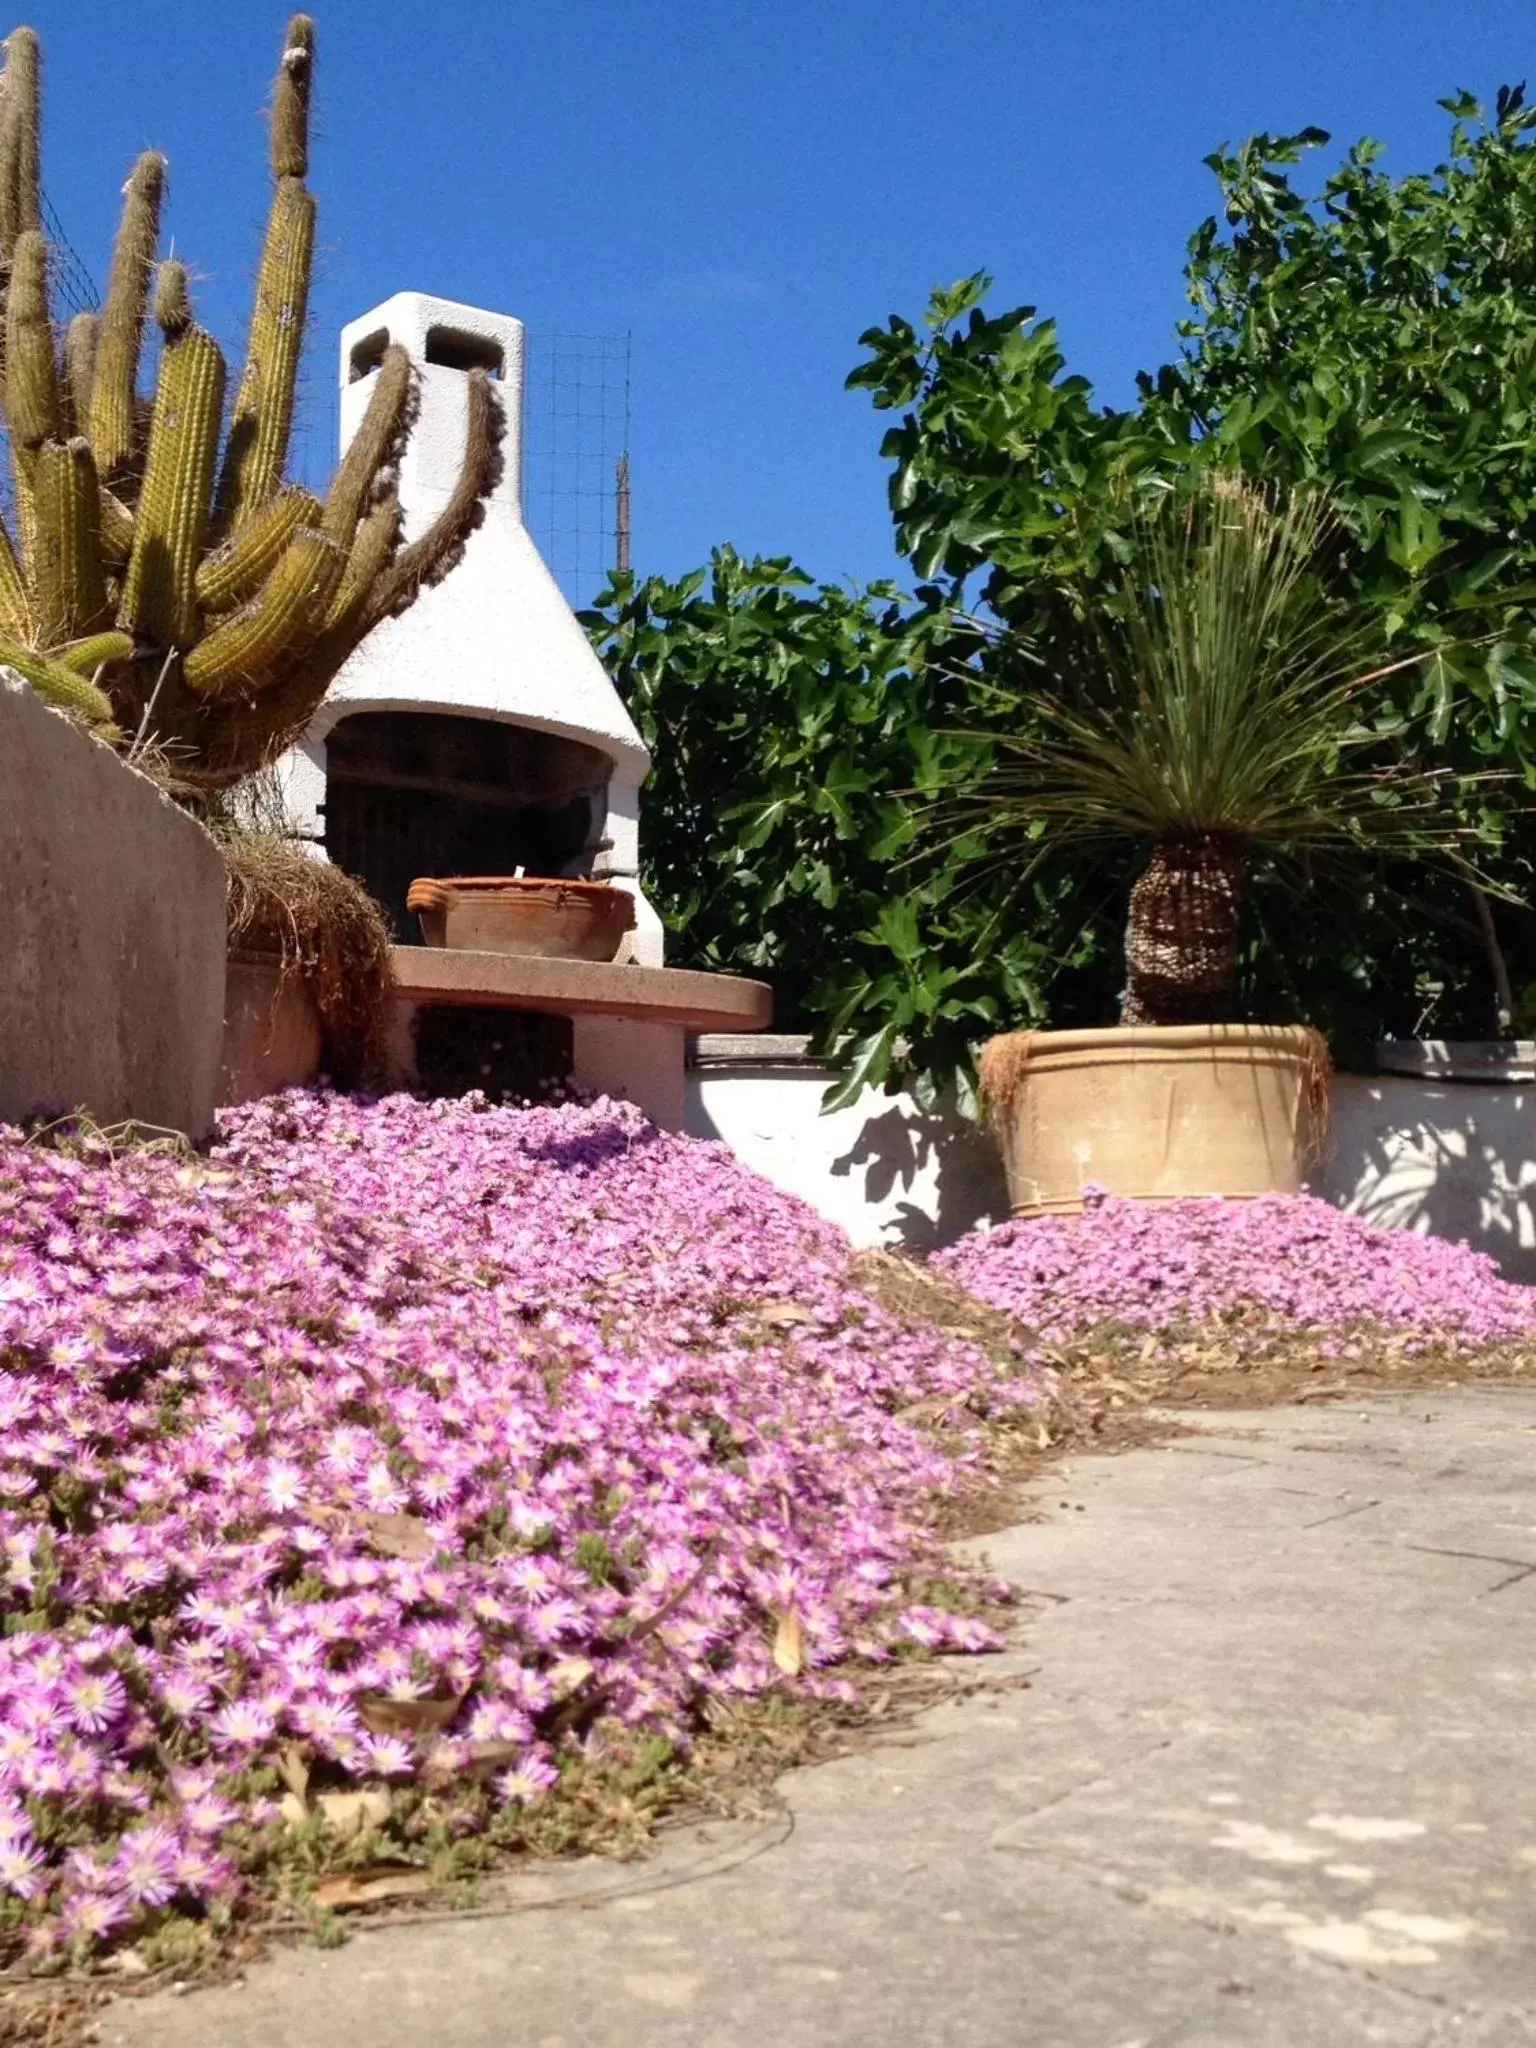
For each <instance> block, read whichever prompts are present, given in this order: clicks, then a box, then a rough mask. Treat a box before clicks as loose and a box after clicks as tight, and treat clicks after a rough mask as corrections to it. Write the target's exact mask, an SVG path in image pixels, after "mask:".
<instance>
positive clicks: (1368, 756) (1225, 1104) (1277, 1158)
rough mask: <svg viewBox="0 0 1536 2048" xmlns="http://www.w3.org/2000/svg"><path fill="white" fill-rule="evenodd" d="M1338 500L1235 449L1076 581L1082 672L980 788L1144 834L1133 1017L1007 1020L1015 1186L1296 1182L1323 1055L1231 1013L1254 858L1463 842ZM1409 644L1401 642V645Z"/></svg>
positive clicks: (1011, 833)
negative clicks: (1390, 698)
mask: <svg viewBox="0 0 1536 2048" xmlns="http://www.w3.org/2000/svg"><path fill="white" fill-rule="evenodd" d="M1331 543H1332V532H1331V526H1330V520H1329V516H1328V513H1327V511H1326V508H1325V507H1324V505H1323V504H1322V502H1321V501H1320V500H1317V499H1307V498H1283V497H1272V496H1270V495H1267V494H1266V493H1264V492H1262V491H1260V490H1258V489H1256V488H1254V487H1253V486H1251V485H1249V484H1246V483H1244V482H1243V481H1242V480H1241V479H1239V478H1236V477H1234V476H1231V475H1229V474H1221V473H1216V474H1210V475H1207V476H1205V477H1204V478H1203V479H1202V480H1200V481H1199V482H1198V483H1196V484H1194V485H1193V486H1189V487H1186V488H1184V489H1183V490H1181V491H1178V492H1175V493H1171V494H1170V495H1169V497H1168V498H1167V499H1165V500H1164V501H1163V502H1162V503H1161V504H1160V505H1159V506H1158V507H1157V508H1156V509H1155V510H1154V511H1152V512H1150V513H1148V514H1146V515H1144V516H1143V517H1142V518H1141V519H1140V521H1139V522H1138V523H1137V524H1136V526H1135V527H1134V529H1133V534H1132V540H1131V545H1130V559H1129V561H1128V562H1127V564H1126V565H1125V567H1124V569H1123V571H1122V572H1121V573H1120V574H1119V575H1118V577H1116V578H1115V579H1114V581H1113V582H1112V585H1111V587H1110V588H1109V589H1108V590H1107V591H1106V590H1104V589H1102V588H1099V589H1096V590H1094V591H1093V592H1092V594H1091V595H1090V594H1089V593H1087V592H1086V591H1084V592H1079V593H1076V594H1072V595H1071V597H1070V605H1069V611H1070V614H1071V627H1070V630H1069V631H1068V633H1067V635H1066V636H1065V637H1066V642H1067V644H1068V645H1070V646H1071V647H1073V648H1074V649H1075V650H1076V652H1075V653H1074V655H1073V657H1072V659H1071V662H1070V664H1069V665H1070V666H1071V667H1072V669H1073V675H1072V678H1071V691H1070V694H1065V695H1063V696H1062V697H1060V698H1056V699H1051V698H1044V699H1042V698H1039V697H1035V698H1033V699H1032V700H1031V702H1030V705H1029V707H1028V726H1029V729H1028V732H1027V735H1025V736H1021V737H1016V738H1013V739H1010V740H1005V741H1004V742H1003V743H1002V749H1001V754H1002V763H1003V765H1002V766H1001V768H1000V769H999V771H998V773H997V775H996V776H995V778H994V780H993V782H992V784H991V786H990V787H989V788H988V789H987V791H986V792H985V793H984V794H983V796H982V798H981V799H980V802H981V804H982V806H983V824H984V826H985V829H986V832H987V835H988V837H989V838H990V839H992V840H994V841H995V840H996V839H997V837H998V836H999V835H1002V836H1003V837H1005V838H1006V839H1009V840H1013V839H1017V838H1019V837H1023V838H1024V839H1025V840H1026V841H1028V842H1031V843H1035V844H1038V845H1040V846H1055V847H1058V848H1059V847H1061V846H1062V845H1064V844H1065V845H1068V846H1072V845H1080V846H1084V847H1088V846H1091V845H1092V844H1094V843H1095V842H1098V843H1103V842H1112V841H1121V842H1125V841H1132V842H1139V843H1140V844H1142V845H1143V846H1144V847H1146V848H1147V854H1146V860H1145V865H1144V867H1143V869H1142V872H1141V874H1140V876H1139V879H1138V880H1137V881H1136V883H1135V885H1134V887H1133V888H1132V890H1131V897H1130V905H1129V916H1128V918H1127V923H1126V939H1125V954H1126V985H1125V1002H1124V1012H1123V1020H1122V1023H1121V1025H1120V1026H1119V1027H1118V1028H1116V1029H1110V1030H1102V1031H1071V1032H1021V1033H1014V1034H1011V1035H1009V1036H1008V1037H1005V1038H999V1039H994V1040H992V1041H991V1043H990V1044H989V1045H988V1046H987V1048H986V1050H985V1052H984V1054H983V1058H982V1089H983V1094H984V1096H985V1098H986V1100H987V1103H988V1107H989V1109H990V1111H991V1114H992V1116H993V1119H994V1122H995V1123H996V1125H997V1127H998V1129H999V1133H1000V1136H1001V1137H1002V1140H1003V1146H1004V1153H1005V1157H1006V1158H1007V1162H1008V1167H1009V1179H1010V1186H1011V1189H1012V1194H1013V1201H1014V1207H1015V1210H1016V1211H1017V1212H1019V1213H1031V1212H1036V1211H1040V1210H1046V1209H1063V1208H1074V1207H1076V1206H1078V1205H1079V1204H1080V1202H1081V1199H1082V1191H1083V1189H1084V1187H1085V1186H1088V1185H1090V1184H1096V1185H1099V1186H1104V1187H1107V1188H1109V1189H1110V1190H1111V1191H1113V1192H1115V1193H1120V1194H1126V1195H1133V1196H1138V1197H1142V1198H1146V1199H1164V1198H1171V1197H1173V1196H1177V1195H1181V1194H1221V1195H1252V1194H1259V1193H1264V1192H1267V1191H1269V1190H1272V1189H1277V1188H1278V1189H1294V1188H1295V1187H1297V1186H1298V1185H1299V1184H1300V1180H1301V1177H1302V1175H1303V1173H1304V1172H1305V1171H1306V1167H1307V1165H1308V1163H1309V1161H1310V1160H1311V1159H1312V1158H1313V1157H1315V1156H1316V1154H1317V1152H1318V1150H1319V1149H1320V1146H1321V1143H1322V1139H1323V1137H1324V1134H1325V1131H1326V1124H1327V1105H1328V1075H1329V1061H1328V1054H1327V1049H1326V1047H1325V1046H1324V1044H1323V1041H1322V1040H1321V1039H1320V1038H1319V1037H1318V1035H1317V1034H1316V1032H1314V1031H1311V1030H1310V1029H1308V1028H1307V1027H1305V1026H1301V1025H1294V1024H1292V1025H1272V1024H1250V1023H1244V1022H1242V1021H1240V1019H1239V1004H1238V958H1239V937H1240V929H1241V919H1242V908H1243V896H1244V889H1245V884H1246V882H1247V879H1248V875H1249V872H1250V869H1251V867H1252V866H1253V864H1254V863H1255V861H1257V860H1260V859H1262V860H1265V861H1266V862H1267V863H1269V864H1272V865H1275V866H1276V867H1277V869H1278V870H1279V871H1281V872H1282V873H1283V872H1285V871H1286V870H1287V869H1288V870H1289V874H1290V879H1291V880H1292V882H1293V884H1294V885H1295V886H1298V887H1301V888H1305V887H1307V886H1308V880H1307V878H1308V876H1309V874H1310V873H1311V872H1312V870H1314V869H1315V868H1316V866H1317V865H1318V864H1319V863H1320V862H1323V863H1331V862H1334V861H1337V860H1338V859H1339V858H1340V857H1341V856H1348V855H1352V854H1353V855H1365V854H1371V853H1376V854H1386V853H1390V854H1392V855H1394V856H1396V857H1399V858H1401V857H1403V856H1404V855H1411V856H1415V857H1438V858H1441V859H1446V860H1450V861H1454V862H1458V863H1464V861H1465V850H1464V846H1463V841H1464V840H1465V838H1466V837H1467V828H1466V827H1464V826H1463V825H1462V824H1461V823H1459V821H1458V820H1457V818H1456V816H1455V815H1454V813H1453V812H1452V811H1451V810H1450V808H1449V807H1448V806H1447V805H1446V804H1445V803H1444V802H1443V801H1442V797H1443V792H1442V789H1441V778H1440V777H1439V776H1438V775H1437V774H1436V773H1435V772H1434V771H1433V770H1429V769H1425V768H1422V767H1418V766H1415V765H1413V764H1412V763H1410V762H1408V761H1405V760H1404V759H1403V758H1402V757H1401V755H1400V753H1398V752H1397V751H1396V748H1395V744H1394V735H1393V733H1392V732H1391V731H1390V730H1387V729H1384V728H1383V727H1382V726H1380V725H1378V724H1374V723H1373V722H1372V720H1371V716H1370V713H1371V711H1372V709H1373V696H1372V685H1373V684H1374V683H1376V682H1379V681H1380V680H1381V679H1382V678H1383V677H1384V676H1385V675H1386V674H1388V673H1390V669H1389V667H1387V666H1385V665H1383V664H1382V662H1381V660H1380V656H1379V650H1380V628H1379V626H1377V625H1375V624H1374V622H1372V621H1371V620H1369V619H1367V618H1363V617H1361V616H1359V615H1358V614H1354V615H1352V614H1350V613H1349V612H1347V611H1345V610H1343V609H1342V608H1341V607H1340V606H1339V605H1338V604H1337V603H1336V602H1335V601H1334V600H1333V598H1332V597H1331V596H1330V594H1329V591H1328V587H1327V580H1326V575H1325V573H1324V571H1325V566H1326V562H1327V559H1328V555H1329V552H1330V547H1331ZM1396 665H1397V664H1393V666H1396Z"/></svg>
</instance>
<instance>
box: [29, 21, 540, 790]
mask: <svg viewBox="0 0 1536 2048" xmlns="http://www.w3.org/2000/svg"><path fill="white" fill-rule="evenodd" d="M6 50H7V68H6V71H5V75H4V89H3V92H0V282H3V285H4V315H5V317H4V320H3V322H0V342H3V355H4V361H3V377H4V391H3V397H4V418H5V422H6V427H7V433H8V438H9V442H10V456H11V465H12V472H13V477H14V482H15V497H16V506H17V516H18V521H19V540H20V547H19V549H18V548H17V546H16V545H14V544H13V541H12V537H11V535H10V534H8V533H7V532H6V531H5V528H4V524H3V522H0V663H6V664H9V665H10V666H11V667H12V668H14V669H15V670H16V671H17V672H18V673H19V674H21V675H23V676H25V677H26V679H27V680H28V681H29V682H31V683H32V685H33V686H34V688H36V689H37V690H38V692H39V693H40V694H41V695H42V696H44V697H45V698H47V699H48V701H49V702H51V703H53V704H56V705H58V706H59V707H60V708H61V709H65V710H68V711H70V712H72V713H74V714H75V715H76V716H79V717H82V718H85V719H87V720H90V721H92V722H95V723H97V724H99V725H101V726H103V728H104V729H105V730H107V731H109V732H111V731H113V730H116V731H119V732H123V733H127V734H130V735H132V737H133V739H134V742H135V744H136V745H140V746H142V745H143V744H145V743H146V742H147V743H149V744H152V745H155V746H157V747H158V748H159V750H160V752H161V756H162V759H163V760H164V762H165V763H166V766H167V769H168V771H169V772H170V773H171V774H172V775H173V776H175V777H177V778H179V779H180V781H181V782H182V783H183V784H184V785H185V786H186V787H187V788H188V789H189V790H198V789H201V790H208V789H213V788H218V787H221V786H227V785H228V784H229V783H231V782H234V781H238V780H239V779H240V778H241V777H242V776H244V775H247V774H249V773H251V772H252V771H253V770H254V769H256V768H259V767H261V766H263V765H264V764H265V763H266V762H267V761H269V760H271V759H272V758H273V757H274V756H275V755H276V754H277V753H278V752H280V751H281V749H282V748H283V747H284V746H286V745H288V744H290V743H291V741H292V739H293V738H294V737H295V736H296V735H297V734H298V733H299V732H301V731H302V730H303V728H304V726H305V725H306V724H307V723H308V721H309V719H310V718H311V717H312V716H313V715H314V713H315V711H316V710H317V709H318V707H319V705H320V702H321V700H322V699H323V697H324V695H325V692H326V690H327V689H328V688H329V687H330V684H331V682H332V681H333V679H334V678H335V675H336V673H337V671H338V670H339V669H340V667H341V665H342V663H343V662H345V661H346V660H347V658H348V656H349V655H351V654H352V653H353V651H354V650H355V649H356V648H357V647H358V645H359V644H360V643H361V641H362V640H363V639H364V637H365V636H366V635H367V634H368V633H369V632H371V631H372V630H373V628H374V627H375V626H376V625H377V624H378V623H379V622H380V620H381V619H384V618H386V617H389V616H390V615H391V614H392V613H395V612H398V611H403V610H404V609H405V608H406V606H408V605H409V604H410V603H411V601H412V600H413V598H414V597H415V595H416V593H417V591H418V590H419V589H420V588H421V587H422V585H423V584H426V583H430V582H432V581H434V580H435V579H436V578H437V577H438V576H440V575H441V574H442V573H443V572H444V570H445V569H446V567H447V566H448V565H449V564H450V563H451V561H452V560H453V559H454V556H455V553H456V551H457V550H458V548H459V547H460V546H461V545H462V543H463V541H464V539H465V537H466V535H467V534H468V532H469V530H470V528H471V527H472V526H473V524H474V522H475V520H476V518H477V516H478V509H479V505H480V502H481V500H482V499H483V498H484V496H485V495H486V493H487V491H488V490H489V489H490V487H491V485H492V483H493V482H494V480H495V473H496V467H497V463H498V460H499V453H498V451H499V443H500V434H501V425H502V420H501V413H500V407H499V403H498V401H497V398H496V395H495V393H494V390H493V388H492V385H491V383H490V381H489V379H488V378H487V376H486V374H485V372H484V371H481V370H475V371H471V373H470V379H469V428H468V433H467V437H466V446H465V452H464V462H463V466H462V469H461V472H460V476H459V480H458V484H457V487H456V489H455V490H454V491H453V493H452V494H451V495H450V498H449V501H448V503H447V505H446V506H445V507H444V510H443V511H442V513H441V514H440V515H439V516H438V518H437V519H436V520H435V521H434V522H433V525H432V526H431V527H430V528H429V530H428V531H427V532H426V533H425V534H423V535H422V536H421V538H420V539H419V540H417V541H414V542H413V543H412V544H411V545H410V546H408V547H406V546H402V544H401V531H400V506H399V500H398V497H397V495H396V493H395V490H394V477H395V471H396V468H397V466H398V461H399V456H400V451H401V447H402V444H403V441H404V437H405V435H406V434H407V432H408V431H409V422H410V418H411V414H412V406H411V379H412V372H411V368H410V364H409V361H408V359H407V357H406V355H405V352H404V350H403V349H400V348H390V349H388V350H386V352H385V356H384V361H383V363H382V365H381V366H380V369H379V371H378V373H377V375H376V377H375V379H374V387H373V390H372V393H371V395H370V398H369V403H368V407H367V411H366V413H365V416H364V418H363V420H362V423H361V425H360V426H359V429H358V432H357V434H356V435H355V436H354V438H353V440H352V442H351V444H350V446H349V448H348V451H347V454H346V455H345V457H344V458H343V460H342V462H341V464H340V466H339V468H338V469H337V472H336V475H335V478H334V480H333V482H332V484H331V486H330V489H329V491H328V492H327V493H326V495H325V497H324V498H323V500H322V499H320V498H318V497H314V496H311V495H310V493H309V492H307V491H305V490H302V489H300V488H299V487H298V486H296V485H293V484H288V483H285V481H284V474H283V472H284V468H285V465H286V462H287V456H288V444H289V437H290V434H291V431H292V425H293V407H294V395H295V391H296V389H297V384H298V373H299V360H300V351H301V348H302V344H303V337H304V323H305V318H306V315H307V308H308V301H309V288H310V280H311V274H312V267H313V260H314V241H315V208H314V200H313V198H312V197H311V195H310V193H309V191H308V189H307V187H306V185H305V183H304V180H305V178H306V176H307V174H308V163H309V109H310V87H311V79H312V76H313V67H314V52H315V30H314V23H313V22H312V21H311V20H310V18H309V16H308V15H304V14H299V15H295V16H294V17H293V18H292V20H291V21H290V22H289V24H288V29H287V33H286V35H285V37H284V42H283V53H282V59H281V64H280V67H279V70H278V76H277V84H276V88H275V90H274V93H273V99H272V120H271V167H272V175H273V179H274V192H273V198H272V206H271V212H270V216H269V220H268V225H267V233H266V240H265V244H264V248H263V253H262V259H261V268H260V273H259V276H258V280H257V287H256V303H255V307H254V310H253V313H252V318H251V326H250V334H249V338H248V341H247V346H246V360H245V366H244V369H243V371H242V374H241V377H240V382H239V387H238V390H237V392H236V396H235V401H234V406H233V410H232V416H231V419H230V422H229V427H228V431H227V433H221V415H222V408H223V401H224V388H225V380H226V372H225V364H224V358H223V356H222V354H221V353H220V350H219V347H218V344H217V343H216V342H215V341H214V339H213V337H212V336H211V335H210V334H208V333H207V332H206V331H205V330H204V329H203V328H201V327H199V326H198V325H197V323H196V321H195V319H194V318H193V311H192V305H191V300H190V297H189V295H188V290H187V274H186V270H185V268H184V267H183V265H181V264H180V263H177V262H174V261H167V262H164V263H158V265H157V256H158V246H159V232H160V211H161V205H162V201H163V199H164V193H165V176H166V166H165V160H164V158H163V157H161V156H159V155H157V154H156V153H155V152H154V151H152V150H151V151H147V152H146V153H145V154H144V155H142V156H141V157H140V158H139V160H138V162H137V163H136V164H135V165H134V168H133V171H132V173H131V175H130V177H129V179H128V183H127V184H126V185H125V187H124V188H123V210H122V218H121V224H120V226H119V229H118V234H117V241H116V245H115V248H114V251H113V258H112V270H111V276H110V279H109V282H108V287H107V296H106V302H105V305H104V306H103V308H102V310H101V313H100V314H99V316H98V315H95V314H85V315H79V316H77V317H76V319H75V320H74V321H73V322H72V323H71V324H70V328H69V331H68V334H67V336H66V337H65V339H64V343H63V346H62V348H58V347H56V343H55V338H54V333H53V329H52V326H51V323H50V320H49V313H48V281H47V261H48V250H47V244H46V242H45V241H44V238H43V236H42V234H41V232H40V227H39V223H40V219H41V201H40V191H39V187H38V171H37V134H38V74H39V53H38V47H37V38H36V36H35V35H34V34H33V33H32V31H31V30H30V29H18V30H16V31H15V32H14V33H13V34H12V36H11V37H10V39H9V41H8V43H7V45H6ZM152 282H153V284H154V286H155V292H154V317H155V320H156V323H157V324H158V326H159V328H160V331H161V335H162V338H163V340H162V347H161V350H160V362H159V369H158V373H157V380H156V386H155V393H154V398H153V402H152V403H150V404H147V405H146V403H145V401H143V400H142V399H140V398H139V396H138V395H137V383H138V371H139V363H140V358H141V355H142V351H143V336H144V328H145V322H146V320H147V318H148V316H149V311H150V289H151V284H152ZM221 442H222V447H221Z"/></svg>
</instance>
